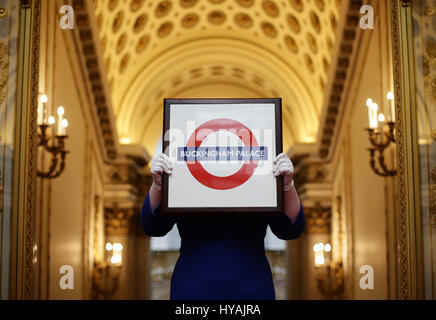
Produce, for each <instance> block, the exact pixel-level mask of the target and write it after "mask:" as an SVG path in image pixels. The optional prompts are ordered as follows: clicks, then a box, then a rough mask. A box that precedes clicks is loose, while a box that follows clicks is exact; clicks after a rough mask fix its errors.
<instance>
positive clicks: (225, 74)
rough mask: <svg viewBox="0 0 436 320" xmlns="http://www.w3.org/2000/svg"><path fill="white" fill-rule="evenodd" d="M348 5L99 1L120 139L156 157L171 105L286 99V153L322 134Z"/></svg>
mask: <svg viewBox="0 0 436 320" xmlns="http://www.w3.org/2000/svg"><path fill="white" fill-rule="evenodd" d="M340 4H341V1H340V0H305V1H303V0H274V1H273V0H265V1H262V0H175V1H166V0H165V1H146V0H94V6H95V14H96V20H97V25H98V28H99V37H100V41H101V45H102V48H103V52H104V61H105V67H106V73H107V76H108V82H109V85H110V88H111V95H112V104H113V107H114V113H115V117H116V121H117V128H118V132H119V136H120V137H127V138H129V139H130V141H131V142H132V143H141V144H143V145H144V146H145V148H146V149H147V151H148V152H149V153H150V154H152V153H153V151H154V149H155V144H156V142H157V140H158V137H159V135H160V133H161V131H162V102H163V101H162V100H163V98H174V97H178V98H225V97H229V98H233V97H282V98H283V107H284V112H283V117H284V147H285V149H288V148H290V147H291V146H292V145H293V144H294V143H295V142H312V141H313V140H314V138H315V136H316V134H317V130H318V124H319V114H320V109H321V105H322V102H323V93H324V90H325V86H326V81H327V72H328V69H329V65H330V61H331V53H332V49H333V44H334V41H335V29H336V24H337V21H338V19H339V18H338V12H339V7H340Z"/></svg>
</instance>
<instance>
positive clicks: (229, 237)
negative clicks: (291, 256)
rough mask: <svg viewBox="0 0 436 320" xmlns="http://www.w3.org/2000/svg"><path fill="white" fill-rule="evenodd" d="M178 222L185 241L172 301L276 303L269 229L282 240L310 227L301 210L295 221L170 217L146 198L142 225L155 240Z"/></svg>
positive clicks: (259, 216)
mask: <svg viewBox="0 0 436 320" xmlns="http://www.w3.org/2000/svg"><path fill="white" fill-rule="evenodd" d="M175 223H177V227H178V229H179V233H180V237H181V239H182V242H181V247H180V256H179V259H178V261H177V263H176V266H175V268H174V272H173V276H172V278H171V299H172V300H173V299H175V300H181V299H183V300H191V299H208V300H216V299H231V300H236V299H237V300H248V299H250V300H252V299H265V300H273V299H275V292H274V284H273V279H272V273H271V269H270V266H269V263H268V260H267V258H266V256H265V247H264V238H265V234H266V229H267V226H268V225H269V226H270V228H271V231H272V232H273V233H274V234H275V235H276V236H277V237H278V238H280V239H283V240H291V239H295V238H298V237H299V236H300V234H301V233H302V231H303V229H304V225H305V219H304V213H303V208H302V207H300V212H299V213H298V216H297V219H296V220H295V222H294V223H292V222H291V219H289V217H288V216H287V215H285V214H256V215H254V214H253V215H207V216H201V215H192V216H164V215H162V214H161V213H160V208H157V209H156V210H155V211H154V212H152V210H151V207H150V199H149V195H147V197H146V198H145V201H144V204H143V207H142V212H141V225H142V228H143V229H144V232H145V233H146V234H147V235H149V236H152V237H162V236H165V235H166V234H167V233H168V232H169V231H170V230H171V229H172V228H173V226H174V224H175Z"/></svg>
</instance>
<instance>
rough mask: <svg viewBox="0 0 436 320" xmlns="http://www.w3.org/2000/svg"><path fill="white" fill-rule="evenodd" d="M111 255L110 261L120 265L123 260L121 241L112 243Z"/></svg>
mask: <svg viewBox="0 0 436 320" xmlns="http://www.w3.org/2000/svg"><path fill="white" fill-rule="evenodd" d="M112 250H113V255H112V257H111V263H112V264H113V265H115V266H121V264H122V261H123V245H122V244H121V243H118V242H117V243H114V244H113V246H112Z"/></svg>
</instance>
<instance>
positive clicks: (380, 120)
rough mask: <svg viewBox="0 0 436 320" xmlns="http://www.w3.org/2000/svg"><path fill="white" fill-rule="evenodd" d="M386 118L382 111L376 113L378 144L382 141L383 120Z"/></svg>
mask: <svg viewBox="0 0 436 320" xmlns="http://www.w3.org/2000/svg"><path fill="white" fill-rule="evenodd" d="M385 120H386V118H385V115H384V114H383V113H380V114H379V115H378V123H379V130H380V144H382V143H383V123H384V122H385Z"/></svg>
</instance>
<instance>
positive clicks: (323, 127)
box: [318, 0, 363, 158]
mask: <svg viewBox="0 0 436 320" xmlns="http://www.w3.org/2000/svg"><path fill="white" fill-rule="evenodd" d="M362 5H363V1H361V0H348V10H347V12H346V20H345V25H344V27H343V30H341V31H342V36H341V37H340V38H338V41H339V42H340V43H339V46H340V49H339V53H338V55H337V58H336V60H337V61H336V64H333V63H332V65H334V66H335V69H334V71H333V72H334V78H333V79H332V81H333V83H332V86H331V87H330V88H329V89H328V91H327V92H326V95H325V101H327V102H325V104H324V107H325V108H326V109H327V110H326V112H325V116H324V117H323V119H322V120H321V123H320V132H321V139H320V145H319V150H318V153H319V155H320V157H321V158H327V157H328V156H329V154H331V153H332V148H331V146H332V142H333V140H334V138H335V136H337V130H338V127H337V126H336V123H337V120H338V115H339V113H340V109H343V104H344V99H343V98H344V87H345V83H346V81H347V79H348V78H349V72H350V65H351V60H352V56H353V52H354V51H355V50H354V47H355V43H356V39H357V32H358V28H359V19H360V13H359V9H360V7H361V6H362Z"/></svg>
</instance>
